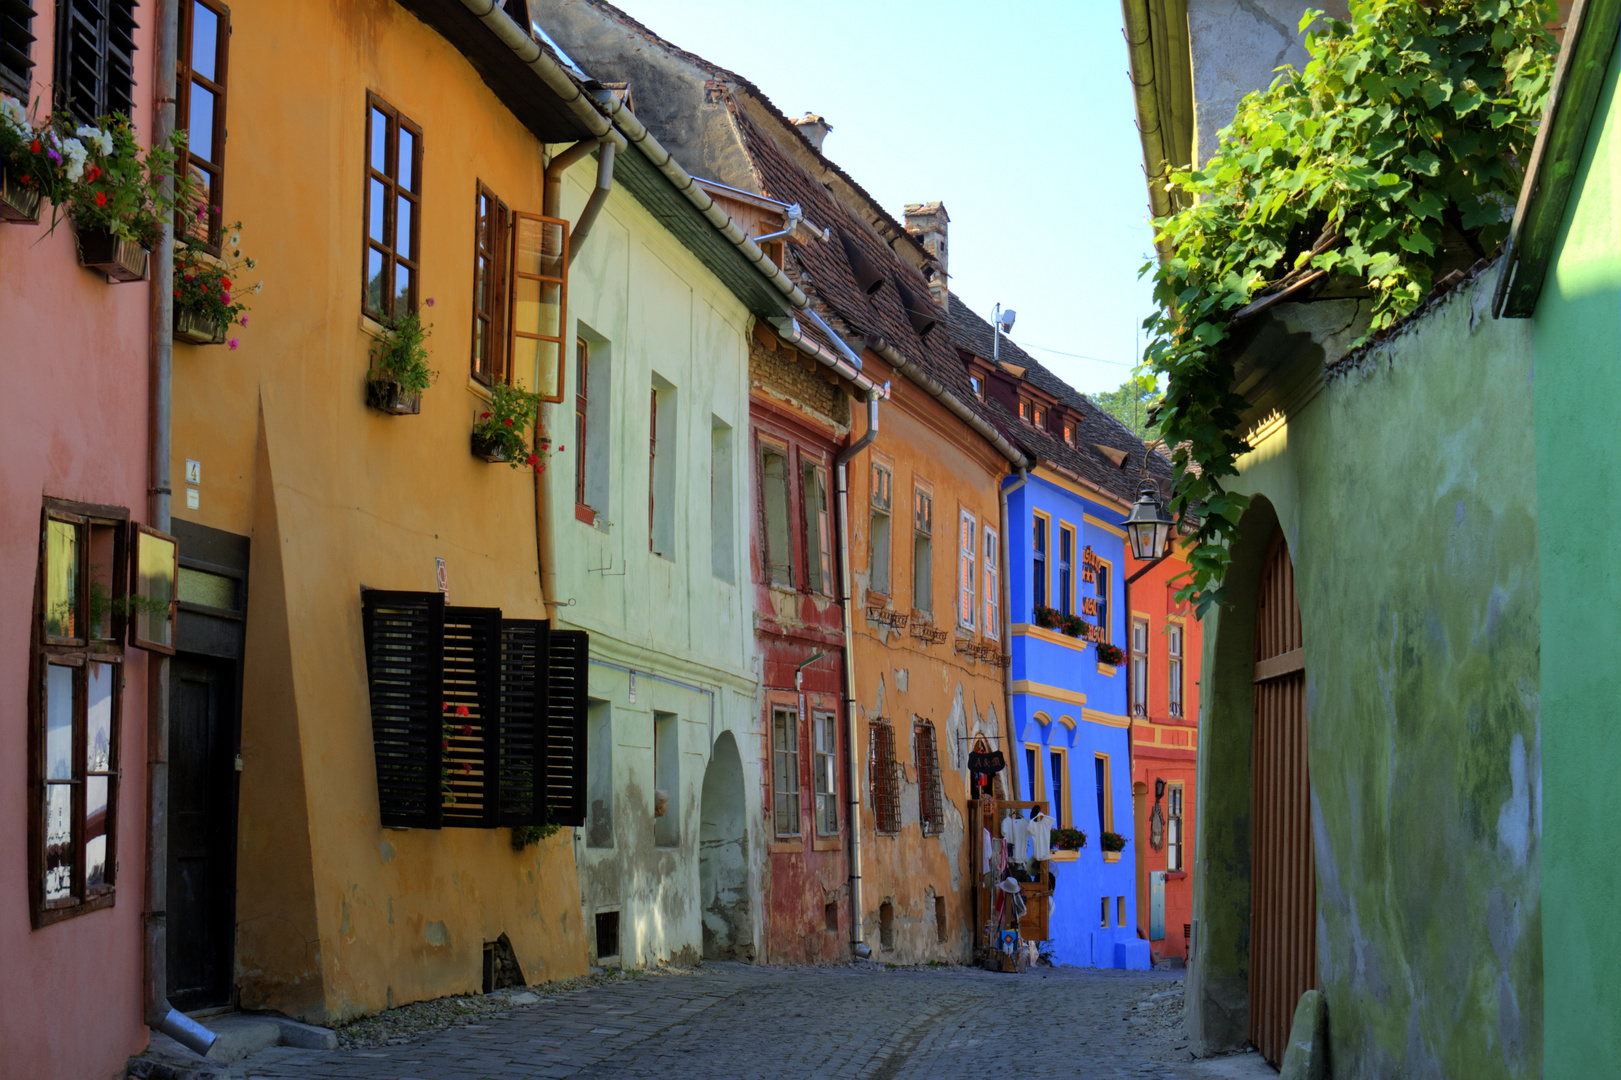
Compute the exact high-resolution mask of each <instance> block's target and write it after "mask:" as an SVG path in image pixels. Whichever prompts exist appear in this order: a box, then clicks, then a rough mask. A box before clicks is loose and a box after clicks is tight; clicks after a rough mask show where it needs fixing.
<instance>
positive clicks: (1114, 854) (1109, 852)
mask: <svg viewBox="0 0 1621 1080" xmlns="http://www.w3.org/2000/svg"><path fill="white" fill-rule="evenodd" d="M1127 843H1128V841H1127V840H1126V838H1125V837H1124V836H1121V835H1120V834H1119V833H1117V832H1108V831H1107V830H1105V831H1104V832H1103V833H1102V834H1101V835H1100V836H1099V837H1098V846H1099V847H1101V848H1102V849H1103V861H1104V862H1119V861H1120V853H1121V852H1122V851H1124V850H1126V844H1127Z"/></svg>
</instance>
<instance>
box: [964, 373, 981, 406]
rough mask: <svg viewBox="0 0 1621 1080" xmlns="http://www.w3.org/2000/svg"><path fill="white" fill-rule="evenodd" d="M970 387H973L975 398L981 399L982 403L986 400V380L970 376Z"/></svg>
mask: <svg viewBox="0 0 1621 1080" xmlns="http://www.w3.org/2000/svg"><path fill="white" fill-rule="evenodd" d="M968 385H969V386H971V387H973V389H974V396H975V397H977V398H979V399H980V400H981V401H984V400H985V380H984V379H982V378H980V377H979V376H978V375H970V376H968Z"/></svg>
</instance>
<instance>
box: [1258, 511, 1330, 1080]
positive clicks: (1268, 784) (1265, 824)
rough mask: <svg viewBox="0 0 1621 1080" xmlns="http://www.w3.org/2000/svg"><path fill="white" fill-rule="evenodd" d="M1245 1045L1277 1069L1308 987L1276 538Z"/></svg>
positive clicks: (1293, 693)
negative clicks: (1256, 1049)
mask: <svg viewBox="0 0 1621 1080" xmlns="http://www.w3.org/2000/svg"><path fill="white" fill-rule="evenodd" d="M1254 678H1255V726H1254V729H1253V737H1252V748H1253V749H1252V754H1253V757H1252V762H1253V770H1252V774H1251V775H1252V777H1253V784H1254V788H1253V791H1254V795H1253V802H1252V806H1253V812H1254V818H1253V836H1252V841H1253V848H1252V850H1253V852H1254V864H1253V877H1252V879H1251V881H1252V886H1251V888H1252V892H1251V907H1250V979H1249V1028H1250V1041H1251V1042H1253V1043H1255V1045H1256V1047H1257V1048H1258V1049H1259V1050H1260V1051H1261V1054H1262V1055H1263V1056H1264V1057H1265V1058H1266V1059H1267V1061H1269V1062H1271V1063H1272V1064H1273V1066H1274V1067H1276V1066H1278V1065H1280V1063H1281V1062H1282V1060H1283V1051H1284V1048H1285V1046H1286V1045H1287V1043H1288V1039H1289V1026H1290V1022H1291V1021H1292V1019H1293V1017H1294V1009H1295V1003H1296V1002H1297V1001H1299V999H1300V995H1301V994H1302V993H1304V992H1305V991H1307V990H1310V989H1313V988H1314V987H1316V985H1317V870H1316V865H1315V863H1314V861H1313V857H1312V835H1311V780H1310V776H1309V773H1308V770H1307V747H1306V665H1305V659H1304V649H1303V648H1302V639H1301V632H1300V604H1299V600H1298V599H1297V597H1296V595H1295V574H1294V565H1293V563H1292V562H1291V561H1290V558H1289V545H1288V543H1287V542H1286V541H1285V540H1284V537H1283V531H1282V530H1281V529H1275V530H1274V531H1273V534H1272V540H1271V543H1270V545H1269V546H1268V548H1267V553H1266V561H1265V564H1264V567H1263V570H1262V573H1261V582H1260V590H1259V593H1258V595H1257V598H1256V605H1255V676H1254Z"/></svg>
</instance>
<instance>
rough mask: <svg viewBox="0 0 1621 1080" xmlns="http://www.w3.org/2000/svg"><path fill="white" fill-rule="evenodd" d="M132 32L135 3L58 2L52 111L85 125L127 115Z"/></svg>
mask: <svg viewBox="0 0 1621 1080" xmlns="http://www.w3.org/2000/svg"><path fill="white" fill-rule="evenodd" d="M4 2H6V0H0V3H4ZM136 28H137V24H136V22H135V0H58V5H57V20H56V98H57V105H58V106H59V107H64V108H66V109H67V110H68V111H69V112H70V113H72V114H73V116H75V117H76V118H78V119H79V120H81V121H82V122H84V123H87V124H88V123H92V122H94V121H95V120H96V119H97V118H98V117H100V116H103V115H105V114H107V113H124V114H125V115H129V114H130V113H131V112H132V111H133V109H134V100H135V30H136Z"/></svg>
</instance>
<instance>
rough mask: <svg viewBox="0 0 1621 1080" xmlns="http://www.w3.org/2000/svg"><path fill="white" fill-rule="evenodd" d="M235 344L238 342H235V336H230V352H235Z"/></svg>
mask: <svg viewBox="0 0 1621 1080" xmlns="http://www.w3.org/2000/svg"><path fill="white" fill-rule="evenodd" d="M237 344H238V342H237V340H236V338H232V339H231V351H232V352H236V347H237Z"/></svg>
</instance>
